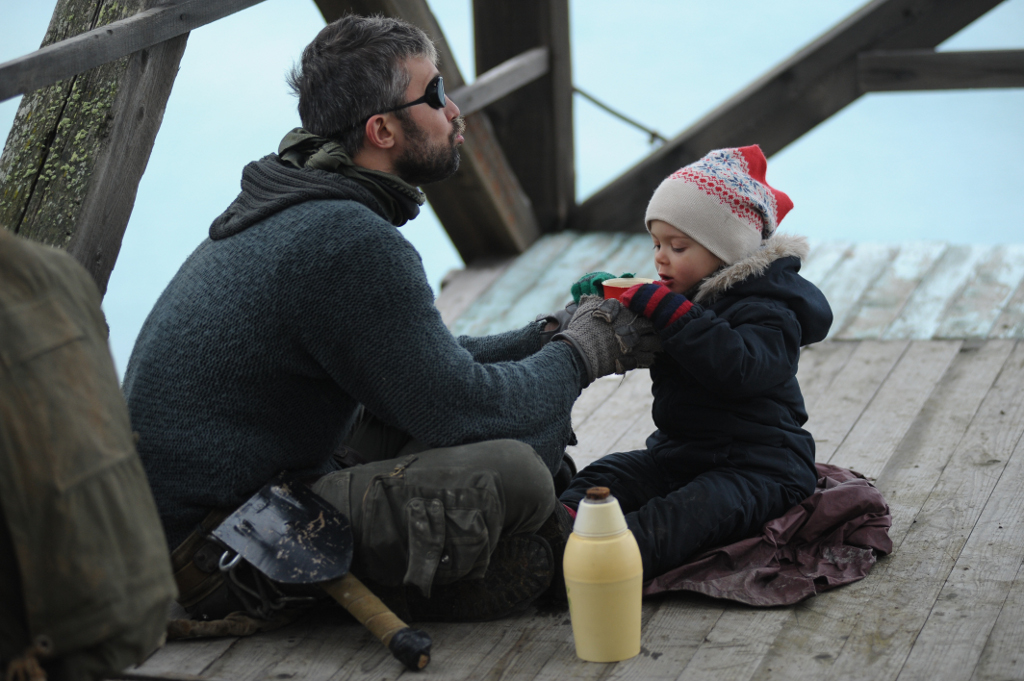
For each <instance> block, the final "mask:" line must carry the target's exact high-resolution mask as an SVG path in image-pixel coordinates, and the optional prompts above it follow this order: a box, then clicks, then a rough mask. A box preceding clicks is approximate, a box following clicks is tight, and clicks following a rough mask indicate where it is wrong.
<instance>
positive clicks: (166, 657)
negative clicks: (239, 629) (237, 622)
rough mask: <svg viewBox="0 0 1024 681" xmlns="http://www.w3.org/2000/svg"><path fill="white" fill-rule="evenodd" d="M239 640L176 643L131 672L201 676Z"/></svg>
mask: <svg viewBox="0 0 1024 681" xmlns="http://www.w3.org/2000/svg"><path fill="white" fill-rule="evenodd" d="M239 640H240V639H237V638H213V639H197V640H195V641H174V642H171V643H169V644H167V645H165V646H163V647H162V648H160V649H158V650H157V651H156V652H155V653H153V654H152V655H150V656H149V658H148V659H147V660H146V661H145V662H143V663H142V664H140V665H139V666H138V667H135V668H134V669H132V670H131V671H137V672H139V673H143V674H152V675H156V674H172V673H173V674H191V675H194V676H199V675H201V674H202V673H203V672H204V671H205V670H206V668H207V667H209V666H210V665H211V664H213V662H214V661H215V660H216V659H217V658H218V657H220V656H221V655H223V654H224V652H225V651H227V649H228V648H230V647H231V646H233V645H235V644H236V642H238V641H239Z"/></svg>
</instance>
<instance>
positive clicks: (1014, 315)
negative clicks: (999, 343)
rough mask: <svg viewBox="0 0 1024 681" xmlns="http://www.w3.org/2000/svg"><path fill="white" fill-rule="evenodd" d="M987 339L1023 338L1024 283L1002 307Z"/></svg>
mask: <svg viewBox="0 0 1024 681" xmlns="http://www.w3.org/2000/svg"><path fill="white" fill-rule="evenodd" d="M988 337H989V338H1024V282H1021V283H1020V284H1019V285H1018V286H1017V290H1016V291H1015V292H1014V293H1013V295H1012V296H1010V299H1009V300H1007V301H1006V304H1005V305H1003V309H1002V311H1001V312H1000V314H999V319H997V320H996V323H995V324H993V325H992V329H991V330H990V331H989V333H988Z"/></svg>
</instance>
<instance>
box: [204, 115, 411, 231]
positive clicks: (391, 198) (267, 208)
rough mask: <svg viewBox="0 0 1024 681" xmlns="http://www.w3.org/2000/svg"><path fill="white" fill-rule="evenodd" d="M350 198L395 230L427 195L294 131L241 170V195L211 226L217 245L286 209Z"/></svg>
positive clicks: (323, 141)
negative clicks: (276, 149)
mask: <svg viewBox="0 0 1024 681" xmlns="http://www.w3.org/2000/svg"><path fill="white" fill-rule="evenodd" d="M324 199H330V200H343V201H344V200H351V201H358V202H359V203H362V204H363V205H365V206H367V207H368V208H370V210H372V211H374V212H375V213H377V214H378V215H380V216H381V217H382V218H384V219H385V220H387V221H388V222H390V223H391V224H393V225H394V226H396V227H401V226H402V225H404V224H405V223H406V222H408V221H409V220H412V219H413V218H414V217H416V216H417V215H419V212H420V205H422V204H423V202H424V196H423V193H422V192H420V191H419V190H418V189H416V188H415V187H413V186H412V185H410V184H408V183H407V182H404V181H402V180H401V179H400V178H398V177H396V176H394V175H390V174H388V173H382V172H380V171H377V170H368V169H366V168H361V167H359V166H357V165H354V164H353V163H352V159H350V158H349V157H348V155H347V154H345V152H343V151H342V150H341V149H340V148H339V147H338V145H337V144H336V143H335V142H331V141H330V140H328V139H325V138H323V137H317V136H316V135H311V134H310V133H308V132H306V131H305V130H302V129H301V128H296V129H295V130H292V131H291V132H290V133H288V134H287V135H285V138H284V140H282V141H281V155H280V156H276V155H274V154H270V155H269V156H265V157H263V158H261V159H260V160H259V161H254V162H252V163H250V164H248V165H247V166H246V167H245V169H244V170H243V171H242V193H241V194H239V195H238V197H237V198H236V199H235V200H234V201H233V202H232V203H231V205H230V206H228V208H227V210H225V211H224V212H223V213H221V214H220V215H219V216H217V218H216V219H215V220H214V221H213V224H212V225H210V238H211V239H213V240H214V241H217V240H218V239H226V238H227V237H229V236H232V235H234V234H238V233H239V232H242V231H244V230H246V229H248V228H249V227H251V226H253V225H255V224H256V223H258V222H261V221H263V220H265V219H266V218H268V217H270V216H271V215H274V214H275V213H278V212H280V211H282V210H284V209H285V208H289V207H291V206H294V205H297V204H300V203H305V202H307V201H319V200H324Z"/></svg>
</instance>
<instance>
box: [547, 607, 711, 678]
mask: <svg viewBox="0 0 1024 681" xmlns="http://www.w3.org/2000/svg"><path fill="white" fill-rule="evenodd" d="M649 602H652V603H654V604H655V605H656V606H657V607H658V609H657V610H656V611H655V612H654V613H653V614H652V616H651V617H649V618H648V619H646V620H645V621H644V622H643V632H642V634H641V637H640V655H638V656H637V657H635V658H633V659H632V660H628V661H626V662H622V663H619V664H617V665H615V667H614V668H613V669H612V673H611V674H609V675H608V676H607V678H608V681H626V680H627V679H629V680H635V681H648V680H649V681H675V679H676V678H678V676H679V670H680V669H682V668H683V667H684V666H685V665H686V664H687V663H688V662H689V661H690V659H691V658H692V657H693V654H694V653H695V652H696V651H697V647H698V646H699V645H700V642H701V641H703V640H704V637H705V636H707V634H708V632H710V631H711V629H712V627H714V625H715V622H716V621H717V620H718V618H719V617H720V615H721V610H722V608H721V606H720V605H718V604H716V603H714V602H713V601H711V600H710V599H697V598H693V597H687V596H683V597H679V596H678V595H675V594H668V595H665V596H662V597H659V598H656V599H653V600H651V601H649ZM556 678H557V677H556ZM560 678H561V679H565V678H574V677H565V676H562V677H560Z"/></svg>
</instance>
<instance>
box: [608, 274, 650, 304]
mask: <svg viewBox="0 0 1024 681" xmlns="http://www.w3.org/2000/svg"><path fill="white" fill-rule="evenodd" d="M653 283H654V280H653V279H644V278H643V277H633V278H629V277H627V278H625V279H605V280H604V281H602V282H601V288H602V290H603V291H604V297H605V299H606V300H607V299H608V298H615V299H616V300H618V299H619V297H620V296H621V295H622V294H623V293H625V292H626V289H628V288H632V287H634V286H636V285H637V284H653Z"/></svg>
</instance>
